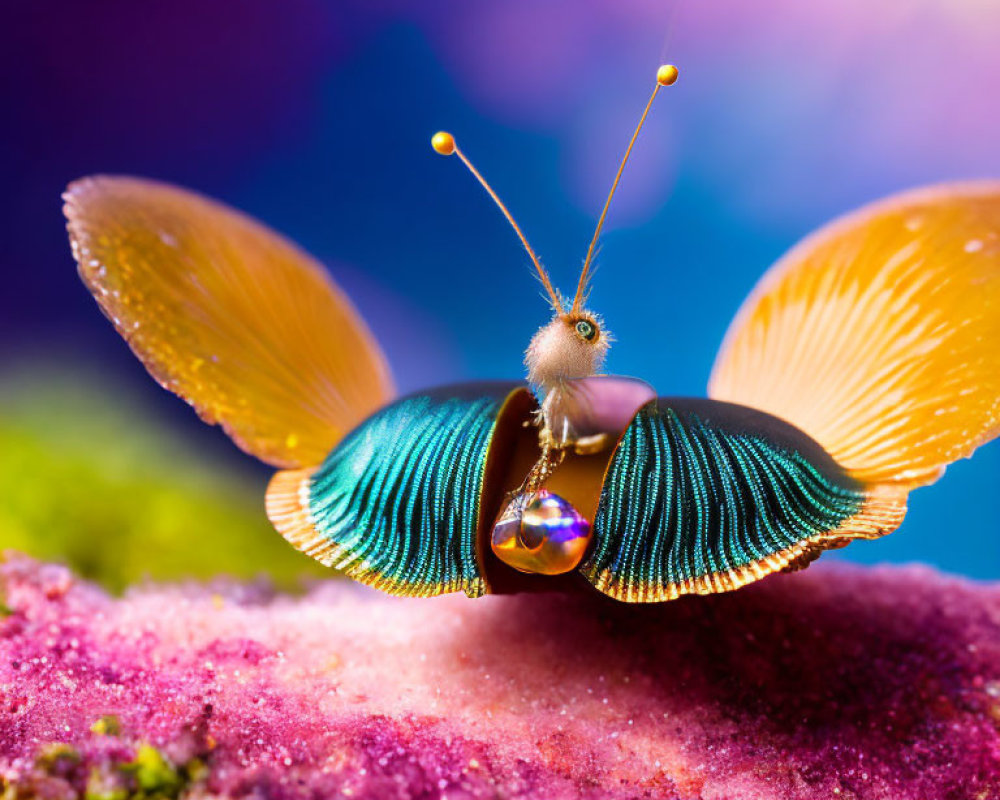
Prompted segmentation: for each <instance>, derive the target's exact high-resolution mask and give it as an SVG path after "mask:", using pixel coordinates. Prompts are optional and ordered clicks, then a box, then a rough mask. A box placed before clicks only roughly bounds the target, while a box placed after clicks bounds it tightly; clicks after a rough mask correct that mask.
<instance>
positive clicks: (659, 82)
mask: <svg viewBox="0 0 1000 800" xmlns="http://www.w3.org/2000/svg"><path fill="white" fill-rule="evenodd" d="M676 82H677V67H675V66H674V65H673V64H664V65H663V66H662V67H660V68H659V69H658V70H657V71H656V85H655V86H654V87H653V93H652V94H651V95H650V96H649V101H648V102H647V103H646V108H645V109H644V110H643V112H642V116H641V117H639V124H638V125H636V127H635V133H633V134H632V139H631V140H630V141H629V143H628V147H627V148H626V150H625V156H624V157H623V158H622V163H621V166H619V167H618V174H617V175H615V180H614V183H612V184H611V191H610V192H609V193H608V199H607V201H605V203H604V210H603V211H601V218H600V219H599V220H598V221H597V230H595V231H594V238H593V239H591V240H590V247H588V248H587V257H586V258H585V259H584V260H583V270H582V271H581V272H580V280H579V282H578V283H577V285H576V295H574V297H573V307H572V308H571V309H570V313H571V314H574V313H576V312H578V311H579V310H580V306H581V304H582V303H583V296H584V294H585V292H586V291H587V281H588V280H589V278H590V265H591V263H592V262H593V260H594V248H595V247H597V240H598V239H599V238H600V236H601V229H602V228H603V227H604V220H605V218H606V217H607V216H608V208H609V207H610V206H611V198H612V197H614V196H615V189H617V188H618V181H620V180H621V177H622V172H624V171H625V164H626V163H627V162H628V157H629V156H630V155H631V154H632V145H634V144H635V140H636V138H638V136H639V131H641V130H642V124H643V123H644V122H645V121H646V115H647V114H649V109H650V108H651V107H652V106H653V101H654V100H655V99H656V95H657V93H658V92H659V91H660V89H661V88H662V87H663V86H670V85H672V84H674V83H676Z"/></svg>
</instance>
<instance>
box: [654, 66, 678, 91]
mask: <svg viewBox="0 0 1000 800" xmlns="http://www.w3.org/2000/svg"><path fill="white" fill-rule="evenodd" d="M656 82H657V83H658V84H660V86H670V85H671V84H673V83H676V82H677V67H675V66H674V65H673V64H664V65H663V66H662V67H660V68H659V69H658V70H656Z"/></svg>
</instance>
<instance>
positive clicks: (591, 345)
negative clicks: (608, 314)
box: [524, 311, 611, 395]
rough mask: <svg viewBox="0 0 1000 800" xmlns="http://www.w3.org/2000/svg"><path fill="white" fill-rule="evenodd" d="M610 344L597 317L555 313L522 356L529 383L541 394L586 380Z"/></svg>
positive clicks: (608, 336)
mask: <svg viewBox="0 0 1000 800" xmlns="http://www.w3.org/2000/svg"><path fill="white" fill-rule="evenodd" d="M610 345H611V336H610V334H609V333H608V332H607V331H606V330H604V327H603V323H602V321H601V319H600V318H599V317H597V316H596V315H594V314H591V313H590V312H589V311H580V312H578V313H570V314H556V315H555V316H554V317H553V318H552V321H551V322H550V323H549V324H548V325H546V326H544V327H543V328H540V329H539V331H538V333H536V334H535V335H534V336H533V337H532V339H531V343H530V344H529V345H528V349H527V351H526V352H525V354H524V363H525V366H527V368H528V382H529V383H531V384H532V386H534V387H536V389H538V390H540V393H541V394H543V395H544V394H548V393H549V391H551V390H552V389H554V388H556V387H558V386H559V385H560V384H562V383H563V382H564V381H568V380H572V379H574V378H589V377H590V376H591V375H595V374H597V371H598V370H599V369H600V368H601V366H602V364H603V363H604V357H605V356H606V355H607V353H608V347H609V346H610Z"/></svg>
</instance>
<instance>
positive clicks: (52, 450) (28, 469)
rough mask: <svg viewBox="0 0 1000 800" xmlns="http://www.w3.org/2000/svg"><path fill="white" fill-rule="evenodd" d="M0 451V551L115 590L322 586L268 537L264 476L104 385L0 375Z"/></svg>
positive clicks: (305, 563)
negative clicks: (144, 581)
mask: <svg viewBox="0 0 1000 800" xmlns="http://www.w3.org/2000/svg"><path fill="white" fill-rule="evenodd" d="M0 452H2V453H3V458H0V485H2V486H3V496H4V502H3V503H2V504H0V549H8V548H10V549H15V550H20V551H23V552H26V553H28V554H30V555H33V556H35V557H38V558H41V559H46V560H61V561H64V562H66V563H68V564H69V565H70V566H72V567H73V569H74V570H75V571H77V572H78V573H79V574H81V575H83V576H84V577H87V578H90V579H93V580H97V581H99V582H101V583H103V584H104V585H105V586H107V587H109V588H111V589H114V590H119V589H121V588H123V587H124V586H126V585H128V584H130V583H134V582H135V581H136V580H138V579H141V578H143V577H150V578H153V579H157V580H171V579H179V578H184V577H194V578H205V577H210V576H215V575H220V574H221V575H232V576H234V577H239V578H248V577H253V576H256V575H259V574H267V575H268V576H270V577H271V578H272V579H273V580H275V581H276V583H278V584H279V585H280V586H282V587H289V586H292V585H294V584H296V583H297V582H298V578H299V577H300V576H302V575H313V576H320V575H322V576H327V577H329V576H331V575H332V573H331V572H330V571H328V570H323V569H322V568H321V567H319V565H317V564H315V562H313V561H312V560H311V559H309V558H307V557H305V556H303V555H301V554H300V553H298V552H297V551H295V550H294V549H292V548H291V547H290V546H289V545H287V544H286V543H285V542H284V540H283V539H281V537H280V536H278V534H277V533H275V532H274V530H273V529H272V528H271V526H270V524H269V523H268V521H267V519H266V516H265V514H264V489H265V483H266V477H264V476H263V475H261V474H260V473H256V474H255V473H251V472H250V470H249V469H248V470H247V471H246V472H243V473H239V472H238V468H236V469H234V467H233V464H232V463H228V462H227V463H224V464H220V463H211V462H210V461H209V460H206V459H205V458H204V455H203V454H199V452H197V448H195V447H193V446H192V445H191V444H190V443H188V442H186V441H184V440H183V439H182V438H181V437H178V436H177V434H176V432H175V431H173V430H171V429H170V428H169V427H167V426H165V425H164V424H163V423H162V422H160V421H158V420H156V419H154V418H152V416H151V415H149V414H148V413H145V412H144V411H143V410H142V409H141V408H139V407H138V405H137V404H136V403H135V402H134V401H132V400H130V399H129V397H128V396H127V395H123V394H122V393H121V392H119V391H116V390H115V388H114V387H113V386H106V385H104V386H102V388H101V389H97V388H94V387H92V386H90V385H88V383H87V382H86V381H82V380H79V379H74V378H66V377H59V378H55V377H53V376H52V375H51V374H50V375H47V376H45V375H43V376H40V375H37V374H30V373H28V374H25V373H18V374H16V375H10V374H8V375H4V376H0ZM248 463H249V462H248Z"/></svg>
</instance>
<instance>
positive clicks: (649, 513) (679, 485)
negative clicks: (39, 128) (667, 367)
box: [581, 401, 905, 602]
mask: <svg viewBox="0 0 1000 800" xmlns="http://www.w3.org/2000/svg"><path fill="white" fill-rule="evenodd" d="M699 402H700V403H701V405H702V406H703V407H704V409H708V410H709V412H710V413H709V416H712V417H721V418H722V419H723V420H724V421H723V423H722V424H720V423H718V422H714V421H710V420H709V419H706V417H705V416H704V415H702V414H699V413H695V412H692V411H690V410H684V409H675V408H672V407H670V406H669V405H663V403H662V401H661V403H660V404H657V403H655V402H654V403H650V404H648V405H646V406H644V407H643V408H642V409H641V410H640V411H639V413H638V414H637V415H636V417H635V419H634V420H633V422H632V424H631V425H630V426H629V428H628V429H627V430H626V432H625V434H624V436H623V438H622V440H621V442H620V443H619V445H618V448H617V450H616V452H615V454H614V456H613V457H612V460H611V463H610V465H609V467H608V473H607V476H606V478H605V482H604V486H603V489H602V494H601V499H600V503H599V505H598V510H597V513H596V515H595V520H594V535H595V547H594V550H593V551H592V553H591V555H590V556H589V558H588V559H587V561H586V562H585V563H584V564H583V565H582V566H581V569H582V571H583V573H584V574H585V575H586V577H587V578H588V579H589V580H590V581H591V582H592V583H593V584H594V585H595V586H596V587H597V588H598V589H600V590H601V591H602V592H604V593H605V594H608V595H611V596H612V597H615V598H616V599H619V600H624V601H629V602H655V601H660V600H669V599H672V598H675V597H677V596H679V595H682V594H689V593H698V594H709V593H714V592H722V591H728V590H731V589H735V588H738V587H739V586H742V585H744V584H746V583H749V582H751V581H754V580H757V579H758V578H762V577H764V576H765V575H767V574H770V573H772V572H775V571H778V570H783V569H789V568H794V567H796V566H802V565H804V564H805V563H808V562H809V561H810V560H812V558H815V557H816V556H817V555H818V554H819V553H820V552H821V551H822V550H824V549H827V548H830V547H837V546H841V545H843V544H845V543H846V542H847V541H849V540H850V539H852V538H873V537H875V536H878V535H881V534H882V533H884V532H887V530H891V529H892V528H894V527H895V526H896V525H898V522H899V520H901V519H902V513H903V511H904V510H905V509H903V508H901V507H900V505H899V503H898V502H896V500H895V499H888V500H887V499H884V498H879V497H871V496H869V495H868V494H866V490H865V488H864V487H862V486H861V485H860V484H858V483H856V482H855V481H853V480H852V479H851V478H849V477H848V476H847V475H846V474H845V473H844V472H843V470H841V469H840V468H839V467H837V465H836V464H835V463H834V462H833V460H832V459H830V458H829V457H828V456H827V455H826V454H825V452H823V451H822V449H821V448H819V446H818V445H816V443H815V442H813V441H812V440H810V439H808V437H806V436H805V434H802V433H801V432H799V431H797V430H796V429H794V428H792V427H791V426H789V425H786V424H785V423H783V422H782V421H780V420H777V419H776V418H773V417H772V418H769V419H764V418H765V417H767V415H762V414H761V413H760V412H756V411H753V410H751V409H742V408H741V407H738V406H731V405H730V404H713V403H712V401H699ZM724 406H725V407H728V409H726V408H724ZM733 409H736V410H737V412H736V416H734V412H733ZM699 410H703V409H699ZM720 411H721V412H722V413H720ZM737 417H741V419H739V420H737V421H736V422H734V419H736V418H737ZM748 417H754V419H755V420H756V422H754V423H753V424H747V418H748ZM762 419H764V422H761V421H760V420H762Z"/></svg>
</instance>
